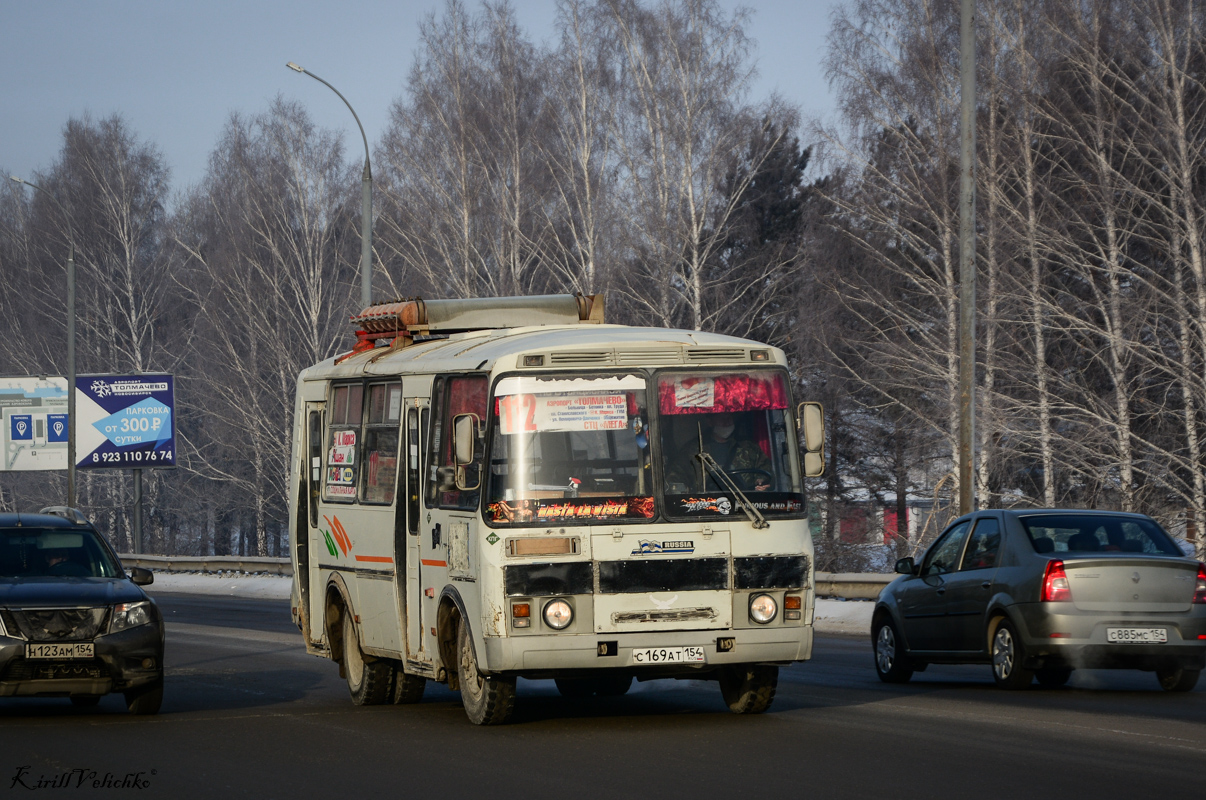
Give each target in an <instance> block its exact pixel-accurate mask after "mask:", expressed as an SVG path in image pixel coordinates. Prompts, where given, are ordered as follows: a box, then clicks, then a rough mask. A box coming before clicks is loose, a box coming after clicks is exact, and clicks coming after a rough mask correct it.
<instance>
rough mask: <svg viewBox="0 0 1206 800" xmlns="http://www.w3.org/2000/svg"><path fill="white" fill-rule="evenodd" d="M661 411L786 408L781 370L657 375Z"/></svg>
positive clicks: (785, 383)
mask: <svg viewBox="0 0 1206 800" xmlns="http://www.w3.org/2000/svg"><path fill="white" fill-rule="evenodd" d="M657 389H658V391H657V396H658V408H659V409H660V410H661V412H662V413H663V414H719V413H722V412H738V411H766V410H771V409H783V408H787V382H786V381H785V380H784V377H783V373H781V372H759V373H748V372H743V373H732V374H726V375H663V376H661V378H659V379H658V387H657Z"/></svg>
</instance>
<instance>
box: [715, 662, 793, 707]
mask: <svg viewBox="0 0 1206 800" xmlns="http://www.w3.org/2000/svg"><path fill="white" fill-rule="evenodd" d="M778 686H779V668H778V667H775V666H768V665H766V664H734V665H732V666H728V667H723V668H722V669H721V670H720V694H721V696H722V697H723V698H724V702H725V705H727V706H728V707H729V710H730V711H732V712H733V713H734V714H761V713H762V712H763V711H766V709H768V708H770V705H771V703H772V702H774V699H775V689H776V688H778Z"/></svg>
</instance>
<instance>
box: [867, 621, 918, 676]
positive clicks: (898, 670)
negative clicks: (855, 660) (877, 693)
mask: <svg viewBox="0 0 1206 800" xmlns="http://www.w3.org/2000/svg"><path fill="white" fill-rule="evenodd" d="M873 646H874V647H875V673H876V674H877V675H879V679H880V680H881V681H883V682H884V683H906V682H908V680H909V678H912V677H913V666H912V664H910V663H909V661H908V659H906V658H905V654H904V647H903V645H902V644H901V642H900V637H899V636H898V635H897V633H896V624H895V623H893V622H892V620H891V619H884V620H883V621H882V622H880V623H879V627H877V628H876V629H875V633H874V643H873Z"/></svg>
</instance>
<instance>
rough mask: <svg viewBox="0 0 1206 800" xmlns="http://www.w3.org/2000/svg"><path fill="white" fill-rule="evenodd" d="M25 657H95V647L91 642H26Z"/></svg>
mask: <svg viewBox="0 0 1206 800" xmlns="http://www.w3.org/2000/svg"><path fill="white" fill-rule="evenodd" d="M25 657H26V658H29V659H42V658H58V659H63V658H95V657H96V649H95V647H94V646H93V644H92V642H62V643H58V642H56V643H53V644H27V645H25Z"/></svg>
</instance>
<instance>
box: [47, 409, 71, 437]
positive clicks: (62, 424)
mask: <svg viewBox="0 0 1206 800" xmlns="http://www.w3.org/2000/svg"><path fill="white" fill-rule="evenodd" d="M67 431H68V428H67V415H66V414H47V415H46V441H48V442H65V441H67Z"/></svg>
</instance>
